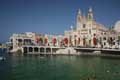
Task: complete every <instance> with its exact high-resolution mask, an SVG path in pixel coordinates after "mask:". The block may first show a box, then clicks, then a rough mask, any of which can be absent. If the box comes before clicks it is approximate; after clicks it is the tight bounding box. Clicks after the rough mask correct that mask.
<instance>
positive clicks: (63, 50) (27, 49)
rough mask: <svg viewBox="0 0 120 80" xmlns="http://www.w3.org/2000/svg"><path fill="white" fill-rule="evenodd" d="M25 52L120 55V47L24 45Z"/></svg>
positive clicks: (23, 50)
mask: <svg viewBox="0 0 120 80" xmlns="http://www.w3.org/2000/svg"><path fill="white" fill-rule="evenodd" d="M22 52H23V53H24V54H47V55H49V54H51V55H62V54H63V55H80V54H81V52H89V53H90V54H97V55H98V54H112V55H120V49H105V48H85V47H56V46H24V47H23V48H22Z"/></svg>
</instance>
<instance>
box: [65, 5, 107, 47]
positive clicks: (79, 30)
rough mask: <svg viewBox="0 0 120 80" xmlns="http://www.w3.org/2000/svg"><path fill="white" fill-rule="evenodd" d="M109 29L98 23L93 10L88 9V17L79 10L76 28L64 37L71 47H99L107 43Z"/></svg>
mask: <svg viewBox="0 0 120 80" xmlns="http://www.w3.org/2000/svg"><path fill="white" fill-rule="evenodd" d="M108 31H109V28H107V27H105V26H104V25H102V24H100V23H98V22H96V21H95V19H94V14H93V10H92V8H91V7H90V8H89V9H88V13H87V16H85V15H83V14H82V12H81V10H80V9H79V10H78V12H77V16H76V28H75V29H73V27H72V26H71V29H70V30H68V31H65V32H64V36H65V37H67V38H68V40H69V44H68V45H69V46H85V47H98V46H99V45H103V44H104V43H103V42H105V41H106V39H104V36H107V32H108Z"/></svg>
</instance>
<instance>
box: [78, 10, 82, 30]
mask: <svg viewBox="0 0 120 80" xmlns="http://www.w3.org/2000/svg"><path fill="white" fill-rule="evenodd" d="M82 23H83V17H82V13H81V10H80V9H79V10H78V12H77V30H80V29H81V27H82Z"/></svg>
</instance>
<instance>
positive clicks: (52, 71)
mask: <svg viewBox="0 0 120 80" xmlns="http://www.w3.org/2000/svg"><path fill="white" fill-rule="evenodd" d="M0 80H120V59H119V58H117V59H116V58H115V57H114V58H113V57H96V56H60V55H59V56H42V57H41V56H35V55H27V56H8V57H7V60H6V61H0Z"/></svg>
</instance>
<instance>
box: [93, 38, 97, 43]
mask: <svg viewBox="0 0 120 80" xmlns="http://www.w3.org/2000/svg"><path fill="white" fill-rule="evenodd" d="M93 44H94V45H97V42H96V38H95V37H93Z"/></svg>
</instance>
